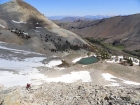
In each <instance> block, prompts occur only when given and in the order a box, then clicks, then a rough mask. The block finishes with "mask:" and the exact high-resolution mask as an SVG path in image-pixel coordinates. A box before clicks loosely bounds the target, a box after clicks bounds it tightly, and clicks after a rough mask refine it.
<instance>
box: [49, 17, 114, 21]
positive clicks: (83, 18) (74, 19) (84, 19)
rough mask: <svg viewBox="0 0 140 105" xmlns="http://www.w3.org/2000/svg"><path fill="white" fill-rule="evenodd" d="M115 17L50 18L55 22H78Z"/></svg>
mask: <svg viewBox="0 0 140 105" xmlns="http://www.w3.org/2000/svg"><path fill="white" fill-rule="evenodd" d="M113 16H115V15H95V16H92V15H86V16H50V17H48V18H49V19H50V20H53V21H60V22H74V21H78V20H82V21H90V20H99V19H103V18H110V17H113Z"/></svg>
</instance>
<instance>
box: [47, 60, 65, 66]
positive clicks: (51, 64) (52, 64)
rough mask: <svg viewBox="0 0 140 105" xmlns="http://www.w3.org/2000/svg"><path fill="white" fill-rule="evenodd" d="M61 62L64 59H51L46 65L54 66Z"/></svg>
mask: <svg viewBox="0 0 140 105" xmlns="http://www.w3.org/2000/svg"><path fill="white" fill-rule="evenodd" d="M60 64H62V61H61V60H53V61H50V62H49V63H48V64H47V65H46V67H50V68H52V67H54V66H57V65H60Z"/></svg>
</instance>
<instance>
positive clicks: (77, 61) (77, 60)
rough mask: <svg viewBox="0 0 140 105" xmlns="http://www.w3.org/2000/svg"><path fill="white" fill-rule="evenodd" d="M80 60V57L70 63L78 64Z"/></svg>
mask: <svg viewBox="0 0 140 105" xmlns="http://www.w3.org/2000/svg"><path fill="white" fill-rule="evenodd" d="M80 59H82V57H79V58H76V59H74V60H73V61H72V63H76V62H78V61H79V60H80Z"/></svg>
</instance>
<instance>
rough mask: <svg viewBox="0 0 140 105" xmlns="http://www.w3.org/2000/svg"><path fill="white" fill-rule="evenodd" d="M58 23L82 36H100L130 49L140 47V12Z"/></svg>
mask: <svg viewBox="0 0 140 105" xmlns="http://www.w3.org/2000/svg"><path fill="white" fill-rule="evenodd" d="M57 24H58V25H59V26H60V27H63V28H65V29H68V30H70V31H73V32H75V33H76V34H78V35H80V36H82V37H93V38H95V39H97V38H100V39H102V40H104V41H105V42H107V43H115V42H117V43H119V44H121V45H124V46H125V47H126V48H127V49H128V50H139V49H140V44H139V43H140V28H139V26H140V14H134V15H129V16H116V17H111V18H108V19H101V20H96V21H76V22H73V23H60V22H57Z"/></svg>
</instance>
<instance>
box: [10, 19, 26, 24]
mask: <svg viewBox="0 0 140 105" xmlns="http://www.w3.org/2000/svg"><path fill="white" fill-rule="evenodd" d="M12 22H13V23H18V24H20V23H23V24H26V22H23V21H19V22H18V21H15V20H12Z"/></svg>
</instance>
